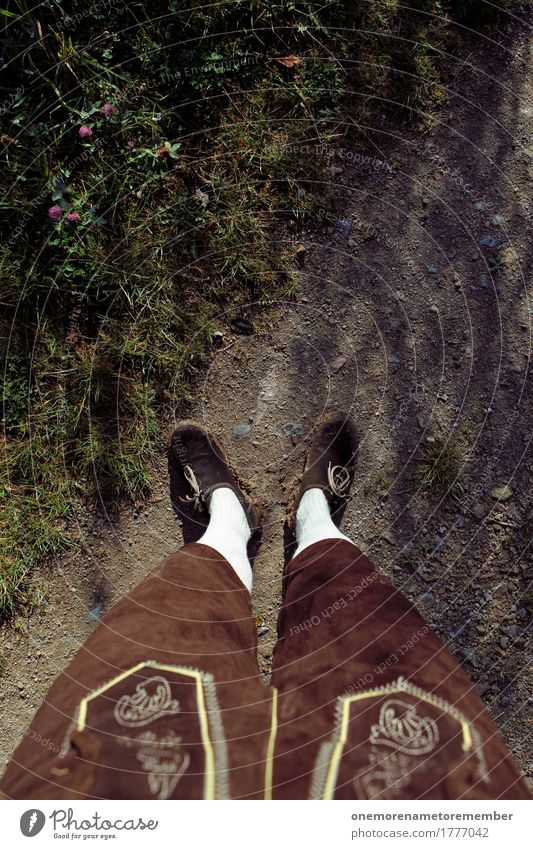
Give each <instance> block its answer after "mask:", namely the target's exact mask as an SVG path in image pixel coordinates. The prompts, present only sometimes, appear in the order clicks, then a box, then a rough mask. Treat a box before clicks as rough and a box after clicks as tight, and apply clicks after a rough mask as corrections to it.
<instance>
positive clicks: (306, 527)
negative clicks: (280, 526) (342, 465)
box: [294, 487, 351, 557]
mask: <svg viewBox="0 0 533 849" xmlns="http://www.w3.org/2000/svg"><path fill="white" fill-rule="evenodd" d="M321 539H346V540H348V542H351V540H350V539H348V537H347V536H345V534H341V532H340V531H339V529H338V528H337V526H336V525H335V524H334V523H333V520H332V518H331V513H330V512H329V505H328V502H327V500H326V496H325V495H324V493H323V491H322V490H321V489H320V488H319V487H313V488H312V489H308V490H307V492H304V494H303V495H302V500H301V501H300V503H299V505H298V510H297V511H296V540H297V542H298V548H297V549H296V551H295V552H294V557H296V555H297V554H300V552H302V551H303V550H304V548H307V547H308V546H310V545H313V543H314V542H319V541H320V540H321Z"/></svg>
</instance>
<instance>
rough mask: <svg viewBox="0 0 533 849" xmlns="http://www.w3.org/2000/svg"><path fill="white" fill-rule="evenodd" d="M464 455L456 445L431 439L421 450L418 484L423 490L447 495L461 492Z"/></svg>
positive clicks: (434, 438)
mask: <svg viewBox="0 0 533 849" xmlns="http://www.w3.org/2000/svg"><path fill="white" fill-rule="evenodd" d="M465 462H466V458H465V455H464V453H463V451H462V449H461V447H460V446H459V444H458V443H456V442H454V441H452V440H451V439H443V438H442V437H431V438H430V439H428V441H427V442H426V444H425V445H424V447H423V449H422V453H421V456H420V459H419V467H418V482H419V485H420V487H421V488H422V489H424V490H439V491H442V492H445V493H446V494H449V495H455V496H457V495H460V494H461V493H462V492H463V483H464V471H463V470H464V465H465Z"/></svg>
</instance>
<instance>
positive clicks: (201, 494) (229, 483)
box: [169, 420, 261, 535]
mask: <svg viewBox="0 0 533 849" xmlns="http://www.w3.org/2000/svg"><path fill="white" fill-rule="evenodd" d="M169 466H170V473H171V479H173V480H174V482H175V484H176V488H177V492H176V496H177V498H179V500H180V502H181V504H182V505H183V506H185V505H189V506H191V507H192V508H194V509H195V510H198V511H201V512H204V513H208V508H209V502H210V500H211V496H212V494H213V492H214V491H215V489H218V488H219V487H222V486H225V487H228V488H229V489H231V490H232V491H233V492H234V493H235V495H236V496H237V498H238V499H239V501H240V503H241V504H242V507H243V510H244V512H245V513H246V518H247V519H248V524H249V525H250V529H251V531H252V535H254V534H257V533H258V531H259V529H260V527H261V509H260V507H259V505H258V504H254V502H253V501H252V498H251V497H250V495H249V494H248V493H247V492H245V491H244V489H243V486H242V482H241V481H240V480H239V478H238V475H237V473H234V472H233V471H232V470H231V468H230V464H229V461H228V459H227V457H226V453H225V451H224V449H223V447H222V445H221V444H220V442H219V441H218V439H217V438H216V437H215V436H213V434H212V433H210V432H209V431H208V430H207V429H206V428H205V427H204V426H203V425H201V424H199V423H198V422H194V421H190V420H185V421H181V422H179V423H178V425H177V427H176V429H175V430H174V432H173V434H172V436H171V438H170V445H169ZM176 496H175V497H176ZM175 506H176V508H178V504H176V503H175ZM178 509H179V508H178Z"/></svg>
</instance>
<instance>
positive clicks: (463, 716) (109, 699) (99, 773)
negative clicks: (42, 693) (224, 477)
mask: <svg viewBox="0 0 533 849" xmlns="http://www.w3.org/2000/svg"><path fill="white" fill-rule="evenodd" d="M284 581H285V589H286V591H285V599H284V603H283V608H282V611H281V613H280V620H279V640H278V643H277V645H276V649H275V654H274V663H273V676H272V684H273V686H272V687H266V686H265V685H263V684H262V682H261V679H260V675H259V669H258V665H257V655H256V651H257V644H256V631H255V626H254V622H253V620H252V617H251V608H250V597H249V594H248V592H247V590H246V589H245V587H244V586H243V584H242V583H241V581H240V580H239V578H238V577H237V576H236V575H235V573H234V571H233V569H232V568H231V566H230V564H229V563H228V562H227V561H226V560H224V559H223V558H221V556H220V555H219V554H218V553H217V552H216V551H215V550H214V549H212V548H210V547H208V546H205V545H201V544H198V543H194V544H190V545H186V546H184V547H183V548H182V549H180V551H178V552H176V553H175V554H173V555H171V556H170V557H168V558H167V559H166V560H165V561H164V562H163V563H162V564H161V565H160V566H159V567H158V568H157V569H156V570H154V571H153V572H152V573H151V574H150V575H149V576H148V577H147V578H146V579H145V580H144V581H143V582H142V583H141V584H140V585H139V586H138V587H136V589H135V590H133V591H132V592H131V593H130V594H129V595H128V596H126V597H125V598H124V599H123V600H122V601H120V602H119V603H118V604H117V605H115V607H114V608H112V610H111V611H110V612H109V613H108V614H107V615H106V616H105V617H104V619H103V620H102V622H101V623H100V624H99V626H98V627H97V628H96V630H95V631H94V633H93V634H92V635H91V637H89V639H88V640H87V641H86V643H85V644H84V646H83V647H82V648H81V649H80V651H79V652H78V654H77V655H76V656H75V657H74V659H73V660H72V662H71V664H70V665H69V667H68V668H67V669H66V670H65V672H63V673H62V674H61V675H60V676H59V677H58V678H57V680H56V681H55V683H54V684H53V685H52V687H51V689H50V690H49V692H48V695H47V697H46V700H45V702H44V703H43V705H42V706H41V708H40V709H39V710H38V712H37V713H36V715H35V717H34V719H33V722H32V724H31V728H30V730H29V732H28V733H27V734H26V736H25V737H24V739H23V741H22V742H21V743H20V745H19V746H18V748H17V750H16V751H15V754H14V755H13V758H12V760H11V762H10V764H9V765H8V768H7V770H6V772H5V774H4V776H3V778H2V780H1V782H0V790H1V791H2V793H3V794H4V795H5V796H6V797H8V798H16V799H31V798H36V799H38V798H42V799H45V798H57V799H60V798H103V799H108V798H157V799H167V798H181V799H183V798H187V799H190V798H248V799H256V798H267V799H268V798H274V799H278V798H286V799H307V798H351V799H353V798H393V799H401V798H415V799H418V798H433V799H454V798H472V799H475V798H480V799H498V798H506V799H521V798H529V796H530V794H529V791H528V788H527V786H526V784H525V782H524V781H523V780H522V779H521V778H520V776H519V774H518V772H517V769H516V766H515V765H514V763H513V761H512V758H511V756H510V754H509V752H508V750H507V749H506V747H505V745H504V743H503V741H502V739H501V738H500V736H499V734H498V732H497V730H496V727H495V725H494V723H493V721H492V720H491V719H490V717H489V715H488V713H487V712H486V710H485V708H484V705H483V703H482V701H481V699H480V698H479V696H478V695H477V693H476V691H475V690H474V688H473V686H472V684H471V683H470V681H469V680H468V678H467V676H466V675H465V674H464V672H463V671H462V670H461V669H460V667H459V666H458V665H457V663H456V662H455V660H454V659H453V657H452V656H451V655H450V654H449V652H447V651H446V649H445V648H444V647H443V645H442V643H441V642H440V640H439V639H438V638H437V636H436V635H435V634H434V633H433V632H432V631H431V630H430V629H429V628H428V627H427V626H426V625H425V623H424V621H423V619H422V618H421V617H420V615H419V613H418V612H417V611H416V609H415V608H414V607H413V606H412V605H411V604H410V603H409V602H408V601H407V599H405V597H404V596H403V595H402V594H401V593H400V592H398V591H397V590H395V589H394V588H393V587H392V586H391V584H390V583H388V582H387V581H386V580H385V579H384V578H382V577H381V576H379V575H378V574H377V573H376V572H375V570H374V567H373V566H372V564H371V563H370V561H369V560H368V558H367V557H365V556H364V555H363V554H362V553H361V552H360V551H359V549H358V548H356V547H355V546H354V545H352V544H351V543H348V542H345V541H343V540H324V541H322V542H319V543H316V544H315V545H312V546H310V547H309V548H307V549H306V550H304V551H303V552H302V553H301V554H300V555H299V556H298V557H297V558H295V559H294V560H293V561H292V562H291V563H290V564H289V567H288V570H287V574H286V576H285V579H284ZM43 740H45V741H50V747H48V746H47V744H46V743H43ZM58 748H60V751H58Z"/></svg>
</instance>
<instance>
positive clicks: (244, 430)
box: [233, 424, 252, 439]
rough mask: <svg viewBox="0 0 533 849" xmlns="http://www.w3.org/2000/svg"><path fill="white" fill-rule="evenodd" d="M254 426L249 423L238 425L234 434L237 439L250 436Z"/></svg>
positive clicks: (234, 429)
mask: <svg viewBox="0 0 533 849" xmlns="http://www.w3.org/2000/svg"><path fill="white" fill-rule="evenodd" d="M251 431H252V428H251V426H250V425H249V424H242V425H237V427H234V428H233V436H235V437H236V438H237V439H242V437H243V436H249V434H250V433H251Z"/></svg>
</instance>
